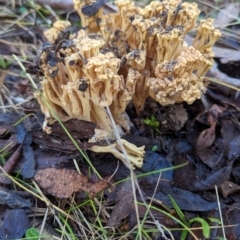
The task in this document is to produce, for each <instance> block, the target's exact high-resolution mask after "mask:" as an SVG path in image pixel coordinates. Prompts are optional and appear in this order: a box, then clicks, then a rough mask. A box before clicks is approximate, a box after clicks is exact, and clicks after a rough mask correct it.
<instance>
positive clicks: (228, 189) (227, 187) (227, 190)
mask: <svg viewBox="0 0 240 240" xmlns="http://www.w3.org/2000/svg"><path fill="white" fill-rule="evenodd" d="M220 190H221V193H222V195H223V196H224V197H225V198H226V197H228V196H229V195H231V194H233V193H235V192H239V191H240V186H239V185H237V184H235V183H233V182H230V181H225V182H224V183H223V184H221V186H220Z"/></svg>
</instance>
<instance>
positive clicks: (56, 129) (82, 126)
mask: <svg viewBox="0 0 240 240" xmlns="http://www.w3.org/2000/svg"><path fill="white" fill-rule="evenodd" d="M64 126H65V127H66V128H67V130H68V131H69V132H70V133H71V136H72V137H73V138H74V139H75V138H79V139H84V138H85V139H89V138H91V137H92V136H93V135H94V134H95V132H94V129H95V128H96V124H95V123H93V122H88V121H83V120H78V119H71V120H69V121H67V122H65V123H64ZM51 128H52V134H53V135H59V134H62V133H63V132H64V130H63V129H62V127H61V126H60V124H59V123H58V122H55V123H54V124H53V125H51Z"/></svg>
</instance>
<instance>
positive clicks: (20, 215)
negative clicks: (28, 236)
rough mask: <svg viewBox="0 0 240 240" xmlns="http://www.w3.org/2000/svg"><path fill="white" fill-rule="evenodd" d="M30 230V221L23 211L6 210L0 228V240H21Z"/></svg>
mask: <svg viewBox="0 0 240 240" xmlns="http://www.w3.org/2000/svg"><path fill="white" fill-rule="evenodd" d="M28 228H30V221H29V219H28V216H27V214H26V212H25V211H24V210H23V209H13V210H8V211H7V212H6V213H5V216H4V220H3V222H2V226H1V227H0V239H2V240H9V239H21V238H22V237H23V236H24V234H25V232H26V230H27V229H28Z"/></svg>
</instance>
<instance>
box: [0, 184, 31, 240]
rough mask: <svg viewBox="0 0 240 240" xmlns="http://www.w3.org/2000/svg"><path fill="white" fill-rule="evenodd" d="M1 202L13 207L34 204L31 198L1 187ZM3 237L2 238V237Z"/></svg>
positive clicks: (24, 206) (27, 206)
mask: <svg viewBox="0 0 240 240" xmlns="http://www.w3.org/2000/svg"><path fill="white" fill-rule="evenodd" d="M0 204H1V205H7V206H9V207H11V208H29V207H31V206H32V203H31V202H30V200H26V199H24V198H22V197H20V196H18V195H17V194H15V193H11V192H8V191H6V190H5V189H3V188H0ZM0 239H1V238H0Z"/></svg>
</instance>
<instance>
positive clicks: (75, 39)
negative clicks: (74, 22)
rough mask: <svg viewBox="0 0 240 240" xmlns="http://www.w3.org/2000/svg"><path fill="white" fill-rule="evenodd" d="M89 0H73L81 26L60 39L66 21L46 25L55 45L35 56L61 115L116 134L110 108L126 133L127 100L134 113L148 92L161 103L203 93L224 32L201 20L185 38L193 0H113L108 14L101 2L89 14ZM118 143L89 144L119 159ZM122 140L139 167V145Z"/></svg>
mask: <svg viewBox="0 0 240 240" xmlns="http://www.w3.org/2000/svg"><path fill="white" fill-rule="evenodd" d="M94 4H95V3H94V1H90V0H81V1H79V0H74V6H75V9H76V11H77V12H78V13H79V15H80V17H81V24H82V27H83V29H82V30H80V31H79V32H77V33H75V34H71V35H70V36H69V37H68V39H61V40H59V39H60V37H59V34H61V33H62V32H63V31H64V28H66V27H68V26H69V23H68V22H65V23H64V22H57V23H55V24H54V26H53V28H52V29H49V30H48V31H47V32H46V37H47V38H48V40H49V42H50V43H51V44H53V47H52V48H49V49H47V50H44V51H42V54H41V56H40V63H41V64H40V65H41V66H40V67H41V70H42V72H43V73H44V79H43V81H42V82H41V84H42V95H43V97H44V98H45V100H46V101H47V102H48V103H49V105H50V106H51V108H52V110H54V112H55V113H56V114H57V115H58V117H59V118H60V120H62V121H67V120H68V119H71V118H77V119H81V120H86V121H91V122H94V123H96V124H97V126H98V129H99V130H101V133H99V131H96V135H98V134H99V135H98V136H95V137H94V139H95V141H98V140H101V138H108V139H110V140H116V139H115V134H114V129H113V126H112V122H111V117H110V116H109V113H108V111H107V108H109V110H110V113H111V115H112V118H113V120H114V122H115V123H116V124H117V128H118V129H119V133H120V134H123V133H124V131H122V129H124V130H125V132H128V131H129V130H130V127H131V122H130V120H129V118H128V116H127V114H126V112H125V109H126V107H127V105H128V104H129V102H130V101H131V100H132V102H133V104H134V106H135V107H136V111H137V112H138V113H139V112H141V111H142V110H143V108H144V103H145V99H146V98H147V97H151V98H153V99H154V100H156V101H157V102H159V103H160V104H162V105H170V104H174V103H178V102H183V101H184V102H187V103H188V104H191V103H193V101H194V100H196V99H199V98H200V97H201V94H202V92H203V90H204V86H203V77H204V75H205V73H206V72H207V71H208V69H209V68H210V67H211V65H212V63H213V60H212V58H213V53H212V49H211V48H212V46H213V44H214V43H215V41H216V40H217V39H218V38H219V37H220V35H221V34H220V32H219V30H217V29H215V28H214V26H213V21H212V20H211V19H207V20H202V21H201V22H200V25H199V26H197V27H196V30H197V34H196V37H195V39H194V41H193V44H192V46H187V45H186V43H185V42H184V38H185V36H186V34H187V33H188V32H190V31H191V30H193V29H195V26H196V20H197V17H198V15H199V13H200V11H199V9H198V7H197V4H195V3H180V1H178V0H165V1H163V2H158V1H153V2H151V3H150V4H149V5H148V6H146V7H145V8H140V7H136V6H135V5H134V3H133V2H132V1H130V0H121V1H117V2H116V5H117V7H118V12H116V13H110V14H105V13H104V10H103V8H100V9H99V10H98V11H97V12H96V13H94V14H93V15H89V14H88V15H87V14H86V13H85V12H84V11H83V9H84V8H85V7H86V6H87V7H90V8H91V5H93V6H94ZM36 97H37V99H38V101H39V102H40V104H41V108H42V111H43V112H44V114H45V116H46V120H45V126H46V125H47V123H52V122H53V121H54V116H53V115H52V113H51V111H50V110H49V109H48V108H47V107H46V106H45V104H44V102H43V99H42V98H41V97H40V95H39V94H36ZM103 132H104V134H103ZM91 141H93V139H92V140H91ZM118 141H119V140H118ZM119 143H120V142H115V143H113V144H111V145H109V146H108V147H105V148H102V147H99V146H94V147H93V148H92V150H93V151H97V152H112V153H113V154H114V155H115V156H117V157H118V158H119V159H121V160H123V159H124V155H123V154H122V152H121V150H120V148H119ZM121 143H122V144H123V145H124V146H127V147H126V151H127V153H128V154H129V156H130V157H129V159H130V160H131V162H132V163H133V164H134V165H135V166H137V167H141V166H142V163H143V155H144V150H143V148H137V147H136V146H132V145H131V144H130V143H126V142H125V141H123V140H121ZM134 159H135V160H134Z"/></svg>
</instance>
